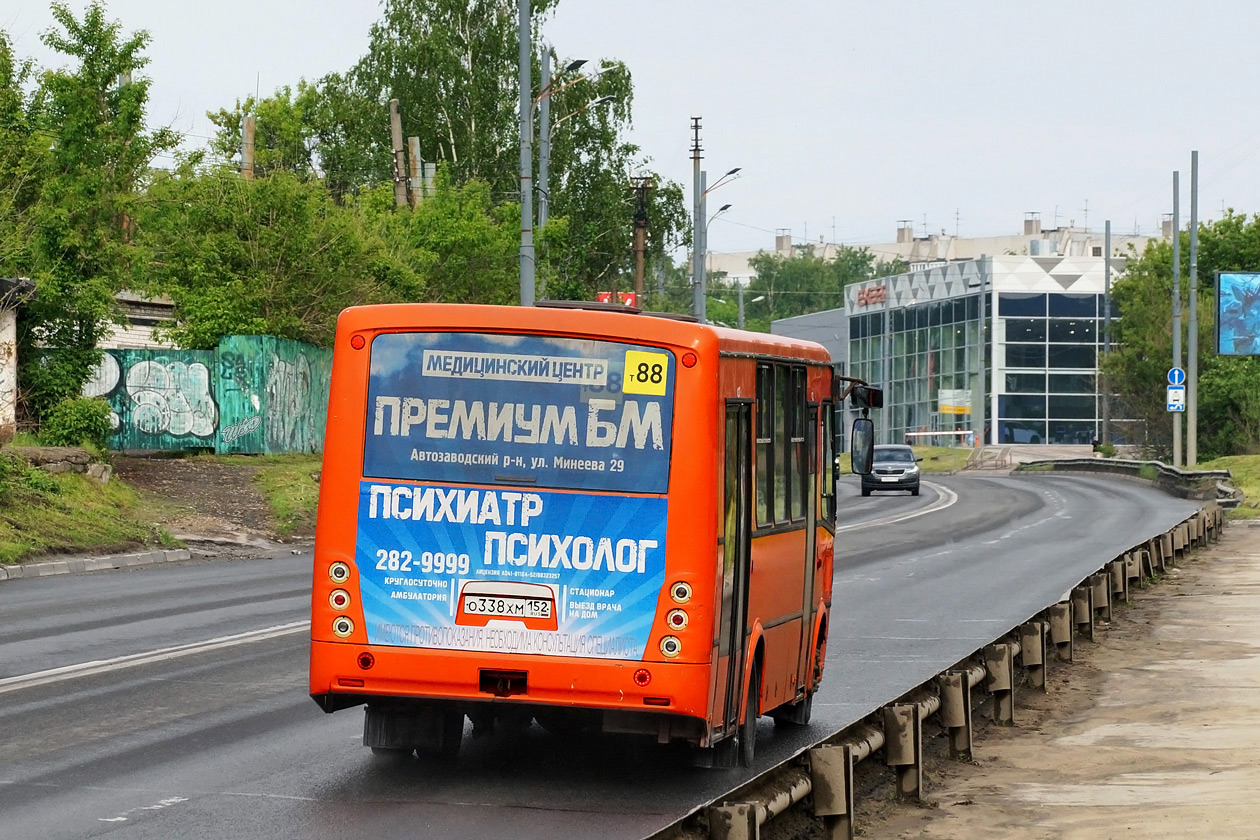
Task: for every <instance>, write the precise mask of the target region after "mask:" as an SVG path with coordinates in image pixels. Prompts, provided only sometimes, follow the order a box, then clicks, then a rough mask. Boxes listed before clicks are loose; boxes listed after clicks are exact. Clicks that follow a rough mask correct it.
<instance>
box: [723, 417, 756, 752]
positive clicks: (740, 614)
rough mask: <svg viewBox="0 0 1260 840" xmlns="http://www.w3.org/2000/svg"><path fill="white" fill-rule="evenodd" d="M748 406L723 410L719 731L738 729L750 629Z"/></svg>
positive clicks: (750, 509) (749, 448)
mask: <svg viewBox="0 0 1260 840" xmlns="http://www.w3.org/2000/svg"><path fill="white" fill-rule="evenodd" d="M751 495H752V404H751V403H747V402H736V401H734V400H731V401H728V402H727V404H726V469H725V497H724V500H723V517H722V520H723V523H724V524H723V529H722V548H723V551H722V621H721V625H720V630H719V633H718V658H719V661H720V660H721V659H722V658H725V659H726V680H725V684H724V685H719V686H718V697H717V698H716V699H717V702H716V703H715V708H720V709H722V710H723V711H722V724H723V729H724V730H725V731H727V732H730V731H733V730H734V729H735V728H736V727H737V726H738V725H739V706H740V702H741V701H742V700H743V696H744V692H743V676H744V654H745V650H744V647H745V640H746V639H745V637H746V635H747V623H748V574H749V565H750V560H751V556H752V555H751V550H750V541H751V532H750V527H751V520H752V499H751Z"/></svg>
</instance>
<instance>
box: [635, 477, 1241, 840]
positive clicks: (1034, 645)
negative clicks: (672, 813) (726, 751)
mask: <svg viewBox="0 0 1260 840" xmlns="http://www.w3.org/2000/svg"><path fill="white" fill-rule="evenodd" d="M1169 469H1172V468H1169ZM1179 472H1180V471H1179ZM1224 525H1225V516H1224V513H1223V511H1222V509H1221V507H1220V505H1218V504H1216V502H1214V501H1213V502H1209V503H1208V504H1206V505H1205V506H1204V507H1203V508H1202V509H1200V510H1198V511H1196V512H1195V513H1194V514H1192V515H1191V516H1190V517H1189V518H1187V519H1185V520H1184V521H1182V522H1180V523H1179V524H1177V525H1174V526H1173V527H1172V528H1171V529H1169V530H1168V531H1166V532H1164V533H1162V534H1157V535H1155V536H1153V537H1151V538H1150V539H1148V540H1146V541H1145V542H1142V543H1140V544H1138V545H1136V546H1134V547H1132V548H1131V549H1129V550H1128V551H1125V552H1123V553H1122V554H1120V555H1119V556H1118V557H1116V558H1115V559H1113V560H1111V561H1108V562H1107V563H1105V564H1103V566H1102V567H1101V568H1100V569H1099V570H1098V571H1097V572H1095V573H1093V574H1091V575H1088V576H1087V577H1086V578H1085V579H1084V580H1082V581H1081V582H1080V583H1079V584H1078V585H1076V586H1074V587H1072V588H1071V589H1070V590H1069V591H1068V592H1067V593H1065V594H1064V596H1063V598H1062V599H1060V600H1059V601H1058V602H1056V603H1054V604H1050V605H1048V606H1047V607H1046V608H1045V609H1043V610H1041V611H1039V612H1038V613H1036V614H1034V615H1033V616H1031V617H1030V618H1029V619H1028V620H1027V621H1025V622H1023V623H1021V624H1018V625H1016V626H1015V627H1012V628H1011V629H1010V630H1008V631H1007V632H1006V633H1003V634H1002V635H1001V636H999V637H998V638H997V639H995V640H994V641H993V642H992V643H991V644H989V645H986V646H985V647H984V648H982V649H980V650H978V651H976V652H975V653H973V654H972V655H971V656H970V657H968V658H967V659H965V660H963V661H962V662H960V663H958V664H957V665H955V666H954V667H953V668H950V669H949V670H946V671H944V672H942V673H941V674H939V675H938V676H936V677H935V678H933V679H931V680H928V681H927V682H925V683H923V684H922V685H919V686H918V687H916V688H915V689H913V690H912V691H910V692H907V693H906V694H904V695H902V697H901V698H899V699H898V700H896V701H895V702H893V703H890V704H888V705H885V706H883V707H882V708H880V709H877V710H876V711H875V712H873V713H871V714H870V715H868V716H867V717H866V718H865V719H863V720H861V721H859V722H857V723H854V724H852V725H850V726H848V727H846V728H845V729H843V730H841V731H840V732H837V733H835V734H834V735H832V736H830V737H828V738H826V739H824V740H822V741H820V742H818V743H815V744H814V745H813V746H811V747H808V748H806V749H804V750H801V751H800V752H798V753H796V754H795V755H794V756H792V757H791V758H789V759H787V760H786V761H784V762H781V763H780V764H778V765H776V766H775V767H772V768H770V769H769V770H766V771H764V772H762V773H761V774H759V775H757V776H755V777H754V778H752V779H751V780H749V781H748V782H745V783H744V784H742V785H740V786H739V787H737V788H735V789H733V790H731V791H728V792H727V793H725V794H723V795H722V796H720V797H718V798H716V799H714V800H712V801H710V802H707V803H704V804H703V805H701V806H700V807H698V808H696V809H695V810H693V811H692V812H691V813H690V814H688V815H687V816H685V817H683V818H682V819H680V820H678V821H676V822H674V823H673V824H671V825H669V826H666V827H665V828H663V829H661V830H660V831H658V832H657V833H655V834H653V835H651V838H650V840H693V839H694V840H700V838H707V840H756V838H758V837H759V836H760V831H761V826H763V825H765V824H766V823H767V822H769V821H770V820H772V819H773V818H774V817H776V816H778V815H779V814H782V813H783V812H785V811H787V810H788V809H790V808H792V807H793V806H796V805H798V803H802V802H806V801H807V804H808V807H809V809H810V813H811V814H812V815H813V817H815V818H816V819H817V820H819V821H820V823H821V826H822V829H823V836H825V837H828V838H848V840H852V838H853V837H854V836H855V831H856V826H855V824H854V805H855V801H856V797H855V794H854V785H853V774H854V766H855V765H856V764H857V763H858V762H860V761H862V760H864V759H866V758H870V757H871V756H873V755H875V754H876V753H879V752H881V751H882V754H883V763H884V765H885V766H887V767H890V768H892V770H893V771H894V773H895V784H896V792H897V795H898V796H899V797H901V798H904V799H914V800H922V799H923V795H924V760H923V723H924V721H925V720H927V719H929V718H931V717H932V716H935V717H936V719H937V721H938V723H939V725H940V726H941V727H942V728H943V729H945V730H946V732H947V733H948V737H949V752H950V756H951V757H952V758H955V759H959V760H964V761H970V760H972V744H973V742H972V723H973V712H974V706H975V705H977V701H976V700H975V698H973V696H972V692H973V690H974V689H977V688H981V689H982V690H983V691H984V692H987V695H988V696H987V698H986V697H985V696H981V698H980V700H979V702H980V703H982V702H984V701H985V700H986V699H987V700H989V701H990V706H991V714H992V719H993V722H994V723H995V724H997V725H1005V726H1010V725H1013V723H1014V720H1015V698H1016V691H1017V689H1018V688H1020V687H1021V682H1020V681H1019V680H1018V679H1017V672H1016V665H1017V664H1018V666H1019V667H1020V668H1021V669H1022V670H1023V677H1024V678H1023V681H1022V685H1023V686H1026V687H1028V688H1031V689H1034V690H1040V691H1045V690H1046V688H1047V678H1048V666H1049V665H1050V663H1051V662H1052V661H1057V662H1071V661H1072V659H1073V652H1074V640H1075V638H1076V636H1078V635H1081V636H1084V637H1086V638H1088V639H1090V640H1093V639H1094V630H1095V624H1096V622H1097V621H1098V620H1099V619H1102V620H1103V621H1110V620H1111V615H1112V607H1113V605H1114V604H1115V603H1116V602H1127V601H1128V600H1129V592H1130V589H1131V587H1132V586H1134V585H1136V586H1138V587H1145V586H1146V585H1147V583H1148V581H1151V580H1155V579H1157V578H1156V575H1162V574H1163V573H1164V572H1165V571H1167V569H1169V568H1170V567H1173V566H1175V565H1176V564H1177V562H1178V561H1180V560H1182V559H1185V558H1186V557H1187V555H1188V553H1189V552H1190V550H1191V549H1192V548H1195V547H1200V546H1204V545H1207V544H1208V543H1209V542H1212V541H1215V540H1217V539H1219V538H1220V534H1221V530H1222V528H1224Z"/></svg>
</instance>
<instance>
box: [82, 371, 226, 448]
mask: <svg viewBox="0 0 1260 840" xmlns="http://www.w3.org/2000/svg"><path fill="white" fill-rule="evenodd" d="M210 355H213V354H209V353H207V352H206V351H196V350H190V351H156V350H111V351H107V352H106V353H105V354H104V355H103V356H102V357H101V361H100V362H99V363H98V364H97V366H96V369H95V370H94V371H93V372H92V376H91V378H89V380H88V381H87V382H86V383H85V384H84V386H83V394H84V395H85V396H89V397H104V398H105V399H107V400H108V401H109V404H110V409H111V415H110V423H111V424H112V425H113V428H114V439H113V441H111V446H113V447H114V448H118V449H188V448H201V447H211V446H213V445H214V442H213V437H214V432H215V429H217V428H218V423H219V412H218V407H217V405H216V404H215V400H214V394H213V389H212V387H211V381H210V369H209V367H207V365H206V362H207V361H209V359H207V358H205V357H206V356H210Z"/></svg>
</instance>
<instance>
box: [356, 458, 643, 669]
mask: <svg viewBox="0 0 1260 840" xmlns="http://www.w3.org/2000/svg"><path fill="white" fill-rule="evenodd" d="M667 506H668V502H667V500H666V499H663V498H659V497H653V496H615V495H605V494H593V493H559V492H549V491H536V490H533V489H528V488H516V487H512V488H506V487H505V488H474V487H466V486H457V485H455V486H446V485H414V484H401V483H397V482H380V481H372V480H370V479H368V480H364V481H363V482H362V483H361V485H360V494H359V511H358V542H357V544H356V548H355V563H356V565H357V567H358V570H359V576H360V593H361V598H362V602H363V615H364V619H365V621H366V622H367V628H366V629H367V634H368V641H369V642H370V643H371V644H380V645H395V646H404V647H417V648H436V649H445V650H466V651H484V652H492V653H526V654H536V655H544V656H577V657H591V658H601V659H633V660H639V659H642V658H643V654H644V650H645V648H646V646H647V642H648V638H649V636H650V634H651V629H652V621H653V618H654V616H655V613H656V605H657V598H658V596H659V594H660V591H661V587H662V586H663V584H664V578H665V523H666V518H667V516H666V514H667Z"/></svg>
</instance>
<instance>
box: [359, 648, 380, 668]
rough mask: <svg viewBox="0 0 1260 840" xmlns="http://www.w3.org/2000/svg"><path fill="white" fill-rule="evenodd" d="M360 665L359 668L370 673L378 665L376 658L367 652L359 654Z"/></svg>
mask: <svg viewBox="0 0 1260 840" xmlns="http://www.w3.org/2000/svg"><path fill="white" fill-rule="evenodd" d="M358 663H359V667H360V668H362V669H363V670H364V671H370V670H371V669H372V666H373V665H375V664H376V657H375V656H373V655H372V654H371V653H370V652H368V651H366V650H365V651H363V653H360V654H359V658H358Z"/></svg>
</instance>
